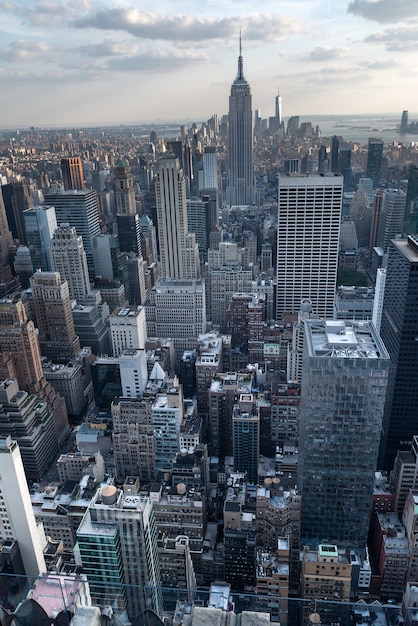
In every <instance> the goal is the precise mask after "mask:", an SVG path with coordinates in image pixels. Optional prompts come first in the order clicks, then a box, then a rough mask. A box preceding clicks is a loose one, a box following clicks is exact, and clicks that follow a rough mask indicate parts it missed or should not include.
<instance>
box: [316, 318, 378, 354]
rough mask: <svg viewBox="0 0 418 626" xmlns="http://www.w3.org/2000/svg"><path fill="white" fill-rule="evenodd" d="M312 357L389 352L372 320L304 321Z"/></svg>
mask: <svg viewBox="0 0 418 626" xmlns="http://www.w3.org/2000/svg"><path fill="white" fill-rule="evenodd" d="M305 330H306V339H307V345H308V350H309V356H311V357H335V358H350V359H353V358H354V359H387V360H388V361H389V354H388V352H387V350H386V348H385V346H384V344H383V341H382V340H381V338H380V336H379V334H378V333H377V331H376V329H375V328H374V326H373V324H372V323H371V322H365V321H358V322H355V321H347V320H325V321H324V320H306V322H305Z"/></svg>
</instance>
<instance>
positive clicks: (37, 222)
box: [23, 205, 57, 272]
mask: <svg viewBox="0 0 418 626" xmlns="http://www.w3.org/2000/svg"><path fill="white" fill-rule="evenodd" d="M23 223H24V226H25V232H26V241H27V242H28V248H29V252H30V258H31V259H32V265H33V268H34V270H35V271H36V270H41V271H42V272H50V271H51V270H52V259H51V241H52V237H53V235H54V232H55V230H56V228H57V217H56V214H55V209H54V207H53V206H46V205H43V206H35V207H32V208H31V209H26V211H24V212H23Z"/></svg>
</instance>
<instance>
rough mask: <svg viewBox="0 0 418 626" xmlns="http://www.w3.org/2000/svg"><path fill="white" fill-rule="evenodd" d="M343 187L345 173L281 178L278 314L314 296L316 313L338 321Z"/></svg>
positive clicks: (293, 308) (297, 308)
mask: <svg viewBox="0 0 418 626" xmlns="http://www.w3.org/2000/svg"><path fill="white" fill-rule="evenodd" d="M343 183H344V181H343V177H342V176H341V175H340V174H330V175H325V176H309V175H302V176H300V175H294V176H292V175H288V176H280V177H279V216H278V232H277V315H282V314H283V313H296V312H297V311H299V308H300V303H301V302H302V300H304V299H306V298H309V299H310V300H311V302H312V310H313V313H314V314H315V315H317V316H318V317H328V318H332V317H333V313H334V295H335V285H336V281H337V265H338V246H339V233H340V220H341V208H342V197H343Z"/></svg>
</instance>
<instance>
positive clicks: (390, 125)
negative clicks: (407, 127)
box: [286, 113, 418, 144]
mask: <svg viewBox="0 0 418 626" xmlns="http://www.w3.org/2000/svg"><path fill="white" fill-rule="evenodd" d="M416 120H418V113H416V114H412V113H410V114H409V121H410V122H412V121H416ZM286 121H287V120H286ZM300 121H301V122H312V125H313V126H314V127H315V126H319V128H320V130H321V136H322V137H332V136H333V135H338V136H341V137H343V138H344V139H346V140H347V141H354V142H358V143H367V141H368V139H369V137H373V138H374V139H383V141H384V142H385V143H392V142H393V141H395V140H397V141H400V142H402V143H404V144H410V143H411V142H412V141H415V142H418V134H408V133H405V134H403V133H402V134H401V133H400V132H399V127H400V124H401V113H399V115H395V114H387V115H311V116H309V115H306V116H300Z"/></svg>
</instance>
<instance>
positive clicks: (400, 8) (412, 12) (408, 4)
mask: <svg viewBox="0 0 418 626" xmlns="http://www.w3.org/2000/svg"><path fill="white" fill-rule="evenodd" d="M347 13H352V14H353V15H358V16H360V17H364V18H365V19H366V20H371V21H373V22H379V23H380V24H388V23H393V22H395V23H396V22H405V21H410V20H417V19H418V3H417V1H416V0H352V1H351V2H350V4H349V5H348V7H347Z"/></svg>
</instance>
